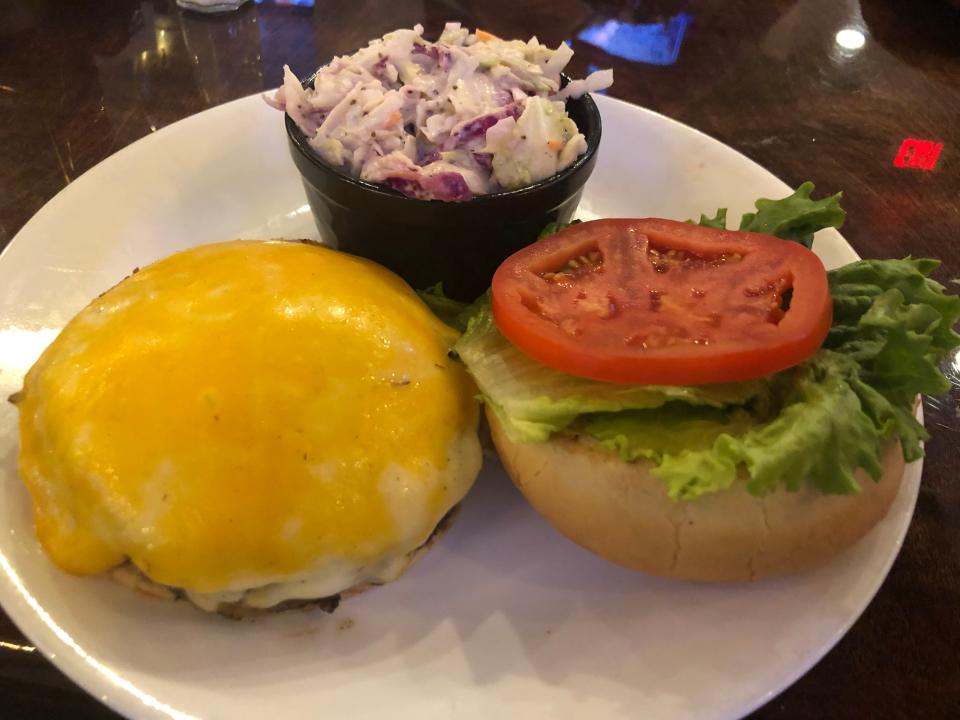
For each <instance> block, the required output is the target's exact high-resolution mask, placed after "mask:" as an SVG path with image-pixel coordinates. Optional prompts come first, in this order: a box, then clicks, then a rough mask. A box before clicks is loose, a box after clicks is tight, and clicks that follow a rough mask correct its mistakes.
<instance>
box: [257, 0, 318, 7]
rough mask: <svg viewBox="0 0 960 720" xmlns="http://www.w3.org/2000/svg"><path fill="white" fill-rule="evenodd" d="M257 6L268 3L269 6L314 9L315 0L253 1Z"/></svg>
mask: <svg viewBox="0 0 960 720" xmlns="http://www.w3.org/2000/svg"><path fill="white" fill-rule="evenodd" d="M253 1H254V2H255V3H256V4H257V5H263V3H264V2H265V1H266V3H267V4H269V5H292V6H294V7H313V3H314V2H315V0H253Z"/></svg>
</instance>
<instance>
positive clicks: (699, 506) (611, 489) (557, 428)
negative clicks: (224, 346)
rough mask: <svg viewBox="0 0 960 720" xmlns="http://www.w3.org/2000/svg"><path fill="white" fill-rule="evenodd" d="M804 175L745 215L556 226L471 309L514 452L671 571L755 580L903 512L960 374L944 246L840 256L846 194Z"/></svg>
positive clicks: (614, 548) (468, 360) (564, 510)
mask: <svg viewBox="0 0 960 720" xmlns="http://www.w3.org/2000/svg"><path fill="white" fill-rule="evenodd" d="M812 190H813V186H812V185H811V184H809V183H807V184H805V185H803V186H801V188H800V189H799V190H797V192H796V193H794V194H793V195H791V196H790V197H788V198H784V199H782V200H779V201H773V200H760V201H758V202H757V212H756V213H750V214H748V215H745V216H744V218H743V220H742V221H741V224H740V229H739V230H736V231H731V230H727V229H726V228H725V225H726V217H725V216H726V213H725V211H720V212H718V213H717V215H716V216H715V217H713V218H707V217H706V216H702V217H701V219H700V221H699V223H679V222H674V221H667V220H659V219H641V220H601V221H594V222H587V223H582V224H577V225H573V226H570V227H566V228H549V229H548V230H547V231H546V233H545V236H542V238H541V239H540V240H539V241H538V242H537V243H535V244H534V245H531V246H530V247H528V248H525V249H524V250H521V251H520V252H518V253H516V254H515V255H513V256H511V257H510V258H509V259H508V260H507V261H505V262H504V263H503V265H501V266H500V268H499V269H498V270H497V273H496V275H495V276H494V278H493V283H492V288H491V291H490V293H488V295H487V296H485V297H484V298H482V299H481V300H479V301H478V302H477V303H475V304H474V305H473V306H472V307H470V308H469V309H467V310H465V311H464V312H463V313H462V315H461V317H460V319H459V320H460V322H461V323H462V326H463V328H464V329H465V333H464V335H463V336H462V338H461V339H460V340H459V341H458V343H457V345H456V351H457V353H458V355H459V357H460V358H461V360H462V361H463V362H464V364H465V365H466V367H467V368H468V370H469V371H470V372H471V374H472V375H473V377H474V379H475V380H476V382H477V385H478V387H479V389H480V392H481V396H482V398H483V400H484V403H485V412H486V416H487V418H488V420H489V423H490V428H491V434H492V437H493V441H494V443H495V445H496V447H497V450H498V453H499V455H500V458H501V460H502V462H503V465H504V467H505V469H506V471H507V473H508V474H509V475H510V477H511V478H512V480H513V482H514V483H515V484H516V486H517V487H518V488H519V489H520V491H521V492H522V493H523V494H524V495H525V496H526V498H527V499H528V500H529V501H530V503H531V504H532V505H533V507H534V508H535V509H536V510H537V511H538V512H540V513H541V514H542V515H543V516H544V517H545V518H546V519H547V520H548V521H550V522H551V523H552V524H553V525H554V526H555V527H556V528H557V529H558V530H560V532H562V533H563V534H565V535H566V536H567V537H569V538H570V539H572V540H573V541H574V542H576V543H578V544H580V545H582V546H584V547H586V548H587V549H589V550H591V551H593V552H595V553H596V554H598V555H600V556H602V557H604V558H606V559H608V560H611V561H613V562H615V563H618V564H621V565H624V566H627V567H630V568H633V569H636V570H639V571H642V572H646V573H650V574H654V575H660V576H665V577H672V578H679V579H686V580H696V581H710V582H732V581H749V580H756V579H760V578H764V577H769V576H776V575H784V574H789V573H793V572H798V571H801V570H805V569H807V568H812V567H815V566H818V565H821V564H823V563H825V562H827V561H829V560H830V559H831V558H833V557H834V556H836V555H837V554H838V553H840V552H841V551H842V550H844V549H845V548H847V547H849V546H850V545H852V544H853V543H855V542H856V541H857V540H858V539H859V538H861V537H862V536H863V535H865V534H866V533H867V532H868V531H869V530H870V529H871V528H872V527H873V526H874V525H875V524H876V523H877V522H879V520H880V519H881V518H883V517H884V515H885V514H886V513H887V511H888V509H889V507H890V505H891V503H892V501H893V499H894V497H895V496H896V494H897V491H898V489H899V486H900V482H901V478H902V476H903V470H904V464H905V462H910V461H912V460H916V459H917V458H919V457H920V456H921V455H922V441H923V440H924V439H925V438H926V433H925V431H924V429H923V427H922V425H921V424H920V423H919V422H918V421H917V420H916V418H915V416H914V411H915V406H916V405H915V404H916V401H917V396H918V394H920V393H928V394H940V393H943V392H945V391H946V390H948V389H949V383H948V382H947V380H946V379H945V378H944V377H943V375H941V374H940V372H939V370H938V363H939V362H940V361H941V360H942V359H943V358H945V357H946V356H947V355H948V354H949V353H951V352H952V351H953V350H954V349H955V348H956V347H957V345H958V341H960V337H958V335H957V334H956V333H955V332H954V331H953V325H954V324H955V323H956V322H957V319H958V317H960V299H958V298H956V297H951V296H947V295H946V294H945V293H944V288H943V287H942V286H941V285H940V284H938V283H937V282H935V281H934V280H932V279H931V278H930V277H929V275H930V273H931V272H932V271H933V270H934V269H935V268H936V267H937V265H938V263H937V262H935V261H932V260H916V259H910V258H907V259H903V260H864V261H859V262H855V263H852V264H850V265H847V266H844V267H841V268H837V269H834V270H831V271H829V272H827V271H826V270H825V269H824V267H823V265H822V264H821V263H820V261H819V260H818V259H817V257H816V256H815V255H814V254H813V253H812V252H811V251H810V250H809V249H808V248H809V247H810V245H811V243H812V239H813V234H814V232H815V231H816V230H818V229H820V228H823V227H828V226H833V227H839V225H840V224H841V223H842V221H843V219H844V214H843V211H842V210H841V209H840V207H839V196H834V197H830V198H824V199H821V200H813V199H811V197H810V193H811V191H812Z"/></svg>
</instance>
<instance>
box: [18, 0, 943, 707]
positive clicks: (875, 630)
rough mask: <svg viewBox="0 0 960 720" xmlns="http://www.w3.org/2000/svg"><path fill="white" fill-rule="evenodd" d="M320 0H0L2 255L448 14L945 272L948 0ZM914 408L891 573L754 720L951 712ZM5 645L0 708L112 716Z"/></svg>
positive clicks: (936, 450)
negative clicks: (176, 132) (911, 476)
mask: <svg viewBox="0 0 960 720" xmlns="http://www.w3.org/2000/svg"><path fill="white" fill-rule="evenodd" d="M313 5H314V3H313V2H310V1H309V0H308V1H306V2H305V1H303V0H300V2H299V3H298V2H293V1H291V2H280V1H279V0H276V1H274V2H270V1H268V0H265V1H264V2H259V1H258V2H257V3H250V4H248V5H247V6H245V7H244V8H242V9H241V10H240V11H238V12H236V13H233V14H228V15H219V16H201V15H197V14H193V13H190V12H184V11H181V10H179V9H178V8H177V7H176V4H175V3H174V2H173V0H152V1H151V2H137V1H136V0H99V1H98V2H76V0H62V1H59V2H58V1H57V0H5V2H4V3H3V4H2V5H0V247H3V246H5V245H6V243H7V242H9V241H10V239H11V238H12V237H13V236H14V235H15V234H16V232H17V231H18V230H19V228H20V227H21V226H22V225H23V224H24V223H25V222H26V221H27V220H28V219H29V218H30V216H31V215H33V214H34V213H35V212H37V211H38V210H39V209H40V208H41V207H42V206H43V204H44V203H45V202H47V201H48V200H49V199H50V198H51V197H53V196H54V195H55V194H56V193H57V192H58V191H59V190H60V189H62V188H63V187H64V186H65V185H67V184H68V183H70V182H71V181H73V180H74V179H76V178H77V177H79V176H80V175H81V174H82V173H84V172H85V171H86V170H88V169H90V168H91V167H92V166H94V165H95V164H97V163H98V162H100V161H101V160H103V159H104V158H106V157H107V156H108V155H110V154H111V153H114V152H116V151H117V150H119V149H121V148H123V147H124V146H125V145H128V144H129V143H131V142H133V141H135V140H137V139H138V138H141V137H143V136H145V135H147V134H149V133H151V132H154V131H156V130H158V129H159V128H162V127H164V126H165V125H169V124H171V123H173V122H176V121H177V120H179V119H181V118H183V117H185V116H187V115H190V114H192V113H196V112H199V111H201V110H204V109H206V108H209V107H211V106H213V105H217V104H219V103H222V102H225V101H227V100H231V99H233V98H237V97H241V96H244V95H248V94H250V93H253V92H257V91H260V90H263V89H265V88H269V87H271V86H275V85H277V84H279V81H280V68H281V66H282V65H283V64H284V63H289V64H290V65H291V66H292V68H293V69H294V70H295V71H296V72H298V73H299V74H301V75H303V74H306V73H308V72H309V71H310V70H311V69H313V68H314V67H316V66H317V65H318V64H319V63H320V62H322V61H324V60H326V59H328V58H330V57H331V56H332V55H334V54H342V53H345V52H349V51H351V50H353V49H355V48H357V47H358V46H360V45H362V44H365V43H366V41H367V40H368V39H369V38H371V37H374V36H379V35H381V34H382V33H383V32H386V31H388V30H391V29H394V28H396V27H401V26H403V27H409V26H412V25H413V24H414V23H416V22H423V23H424V25H425V26H426V28H427V31H428V33H433V32H436V31H438V29H439V28H440V27H441V26H442V24H443V22H444V21H446V20H451V19H455V20H460V21H462V22H464V23H466V24H468V25H469V26H471V27H476V26H479V27H482V28H485V29H487V30H489V31H491V32H493V33H495V34H497V35H500V36H504V37H516V36H522V37H528V36H529V35H532V34H536V35H538V37H539V38H540V39H541V40H542V41H545V42H548V43H550V44H555V43H558V42H560V41H561V40H565V39H568V40H572V44H573V47H574V49H575V51H576V56H575V59H574V61H573V64H572V68H571V69H572V70H573V73H574V74H575V75H582V74H583V73H584V72H585V71H586V70H587V68H588V66H590V65H595V66H598V67H613V68H614V70H615V73H616V84H615V85H614V87H613V89H612V90H611V94H612V95H615V96H617V97H621V98H625V99H627V100H630V101H632V102H635V103H638V104H640V105H644V106H646V107H649V108H652V109H654V110H657V111H659V112H661V113H664V114H666V115H669V116H670V117H673V118H676V119H677V120H680V121H682V122H684V123H688V124H689V125H692V126H693V127H696V128H698V129H700V130H702V131H704V132H706V133H708V134H710V135H712V136H714V137H716V138H719V139H720V140H722V141H723V142H726V143H728V144H729V145H731V146H733V147H735V148H737V149H738V150H740V151H741V152H743V153H745V154H746V155H748V156H749V157H751V158H753V159H754V160H756V161H757V162H759V163H761V164H762V165H764V166H765V167H767V168H769V169H770V170H771V171H772V172H774V173H775V174H776V175H778V176H780V177H781V178H783V179H784V180H785V181H786V182H788V183H790V184H791V185H796V184H797V183H799V182H801V181H803V180H806V179H813V180H814V181H816V183H817V184H818V186H819V187H820V189H821V190H823V191H830V192H832V191H834V190H837V189H842V190H843V191H844V195H845V197H844V205H845V207H846V209H847V211H848V213H849V222H848V224H847V225H846V227H845V228H844V234H845V236H846V237H847V238H848V240H849V241H850V242H851V243H852V244H853V246H854V247H855V248H856V250H857V251H858V252H859V253H860V254H861V255H863V256H867V257H891V256H902V255H906V254H908V253H909V254H913V255H916V256H933V257H939V258H941V259H942V260H943V263H944V264H943V267H942V268H941V270H940V272H939V278H940V279H941V280H946V279H950V278H955V277H958V276H960V155H958V148H960V119H958V116H960V39H958V38H960V11H958V10H956V9H955V8H954V7H953V6H952V3H951V2H949V1H948V0H924V1H923V2H913V1H909V0H899V1H898V0H861V1H860V2H858V1H857V0H727V1H726V2H724V1H721V0H650V1H648V2H640V0H634V1H633V2H601V1H596V2H584V1H583V0H542V1H532V0H531V1H528V2H517V1H516V0H512V1H505V0H484V1H482V2H472V1H457V2H453V1H452V0H451V1H449V2H434V1H432V0H420V1H417V2H396V1H389V0H321V1H320V2H317V3H316V6H315V7H313ZM637 26H639V28H638V27H637ZM591 28H592V29H593V30H592V31H591V30H590V29H591ZM598 29H600V30H603V32H598ZM585 31H586V32H585ZM601 46H605V47H606V50H604V49H603V47H601ZM925 412H926V417H927V427H928V428H930V430H931V432H932V435H933V437H932V439H931V441H930V442H929V444H928V446H927V452H928V455H927V460H926V466H925V471H924V481H923V485H922V487H921V490H920V497H919V502H918V505H917V511H916V516H915V517H914V520H913V524H912V526H911V528H910V531H909V533H908V535H907V538H906V542H905V544H904V547H903V550H902V552H901V553H900V556H899V558H898V559H897V561H896V564H895V565H894V567H893V571H892V572H891V574H890V576H889V578H888V579H887V581H886V583H885V584H884V586H883V588H882V589H881V590H880V593H879V594H878V595H877V597H876V599H875V600H874V601H873V602H872V604H871V605H870V607H869V608H868V609H867V611H866V613H865V614H864V615H863V617H862V618H861V619H860V620H859V621H858V622H857V623H856V625H855V626H854V627H853V629H852V630H851V631H850V633H849V634H848V635H847V636H846V637H845V638H844V639H843V640H841V641H840V643H839V644H838V645H837V647H836V649H834V650H833V651H832V652H831V653H830V654H829V655H828V656H827V657H826V658H825V659H824V660H823V661H822V662H820V664H819V665H817V666H816V667H815V668H814V669H813V670H812V671H810V672H809V673H808V674H807V675H806V676H805V677H803V678H802V679H801V680H800V681H799V682H797V683H796V684H795V685H794V686H793V687H792V688H790V689H789V690H787V691H786V692H785V693H784V694H783V695H781V696H780V697H778V698H776V699H774V700H773V701H772V702H771V703H770V704H768V705H767V706H766V707H764V708H763V709H761V710H759V711H758V712H757V713H756V716H755V717H757V718H826V717H829V718H847V717H851V718H852V717H857V718H860V717H864V718H892V717H896V718H899V717H903V718H920V717H925V718H940V717H942V718H946V717H960V667H958V660H960V651H958V648H960V622H958V619H957V618H958V613H960V482H958V481H957V475H958V471H960V463H958V462H957V452H956V449H957V444H958V438H960V435H958V430H960V423H958V421H957V408H956V404H955V397H954V398H948V399H944V400H937V401H927V402H926V403H925ZM784 622H790V618H784ZM0 641H2V642H0V698H2V700H0V716H2V717H4V718H20V717H40V716H43V717H69V718H73V719H74V720H78V719H79V718H106V717H112V716H113V713H111V711H109V710H107V709H106V708H104V707H103V706H101V705H99V704H98V703H97V701H96V700H94V699H92V698H90V697H88V696H87V695H86V694H85V693H84V692H83V691H81V690H80V689H78V688H77V687H76V686H75V685H73V683H71V682H70V681H69V680H67V679H66V678H65V677H64V676H63V675H62V674H61V673H60V672H59V671H58V670H56V669H55V668H54V667H53V666H52V665H51V664H50V663H49V662H48V661H47V660H46V659H44V658H43V657H42V656H41V654H40V653H39V652H34V651H32V646H31V644H30V641H29V640H28V639H27V638H26V637H24V636H23V635H22V634H21V633H20V632H19V631H18V630H17V628H16V627H15V626H14V625H13V624H12V623H11V622H10V621H9V620H8V619H7V618H6V616H5V615H3V614H2V613H0Z"/></svg>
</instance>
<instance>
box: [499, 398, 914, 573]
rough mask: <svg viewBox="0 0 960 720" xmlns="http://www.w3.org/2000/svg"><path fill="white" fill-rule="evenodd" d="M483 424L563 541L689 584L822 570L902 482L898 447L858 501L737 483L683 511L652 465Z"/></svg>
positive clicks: (684, 505) (865, 481)
mask: <svg viewBox="0 0 960 720" xmlns="http://www.w3.org/2000/svg"><path fill="white" fill-rule="evenodd" d="M487 419H488V421H489V423H490V430H491V434H492V436H493V441H494V444H495V445H496V447H497V451H498V452H499V454H500V459H501V461H502V462H503V465H504V467H505V468H506V471H507V474H508V475H509V476H510V478H511V479H512V480H513V482H514V484H515V485H516V486H517V488H519V489H520V492H522V493H523V494H524V496H525V497H526V498H527V500H529V501H530V504H531V505H533V507H534V508H535V509H536V510H537V512H539V513H540V514H541V515H543V516H544V517H545V518H546V519H547V520H549V521H550V523H551V524H552V525H553V526H554V527H556V528H557V529H558V530H559V531H560V532H562V533H563V534H564V535H566V536H567V537H568V538H570V539H571V540H573V541H574V542H575V543H577V544H578V545H582V546H583V547H585V548H587V549H588V550H590V551H592V552H594V553H596V554H597V555H600V556H601V557H603V558H606V559H607V560H610V561H612V562H615V563H617V564H619V565H624V566H626V567H628V568H632V569H634V570H639V571H641V572H645V573H649V574H651V575H660V576H662V577H669V578H677V579H683V580H698V581H705V582H740V581H750V580H758V579H761V578H765V577H771V576H775V575H787V574H790V573H795V572H799V571H801V570H806V569H809V568H813V567H816V566H818V565H822V564H824V563H826V562H827V561H829V560H830V559H832V558H833V557H835V556H836V555H838V554H839V553H840V552H842V551H843V550H845V549H846V548H848V547H850V546H851V545H853V544H854V543H855V542H857V540H859V539H860V538H861V537H863V536H864V535H866V533H867V532H868V531H869V530H870V529H871V528H872V527H873V526H874V525H876V524H877V523H878V522H879V521H880V520H881V519H882V518H883V517H884V516H885V515H886V514H887V511H888V510H889V509H890V505H891V504H892V503H893V499H894V498H895V497H896V495H897V491H898V490H899V488H900V482H901V480H902V478H903V470H904V462H903V454H902V452H901V450H900V443H899V442H898V441H896V440H894V441H891V442H890V443H888V444H887V446H886V447H885V448H884V450H883V453H882V458H881V464H882V468H883V472H882V475H881V478H880V480H879V481H878V482H875V481H874V480H873V479H872V478H871V477H869V476H868V475H867V474H866V473H865V472H864V471H863V470H858V471H857V473H856V479H857V482H858V483H859V484H860V487H861V488H862V492H860V493H859V494H858V495H823V494H821V493H818V492H815V491H813V490H809V489H806V488H805V489H803V490H800V491H798V492H787V491H780V492H774V493H772V494H770V495H768V496H766V497H763V498H759V497H755V496H753V495H750V494H749V493H748V492H747V491H746V488H745V485H744V483H737V484H736V485H735V486H733V487H732V488H730V489H728V490H724V491H721V492H717V493H710V494H708V495H704V496H703V497H701V498H699V499H697V500H694V501H690V502H684V501H679V502H678V501H674V500H671V499H670V497H669V496H668V495H667V492H666V487H665V486H664V484H663V483H662V482H661V481H660V480H658V479H657V478H656V477H654V476H653V475H652V474H651V473H650V470H651V468H652V467H653V466H652V464H651V463H649V462H644V461H639V462H636V463H626V462H624V461H622V460H621V459H620V457H619V456H617V455H616V454H614V453H612V452H609V451H607V450H606V449H604V448H602V447H601V446H600V445H599V444H597V443H596V442H595V441H593V440H592V439H590V438H574V437H563V436H557V437H554V438H553V439H551V440H549V441H547V442H540V443H515V442H513V441H511V440H510V439H509V438H508V437H507V436H506V434H505V433H504V431H503V428H502V427H501V425H500V423H499V421H498V420H497V418H496V416H495V415H494V413H492V412H491V411H490V410H489V409H487Z"/></svg>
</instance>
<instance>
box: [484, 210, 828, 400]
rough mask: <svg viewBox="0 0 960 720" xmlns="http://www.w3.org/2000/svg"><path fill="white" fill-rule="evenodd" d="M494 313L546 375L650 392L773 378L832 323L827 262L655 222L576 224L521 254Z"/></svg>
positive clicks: (781, 243)
mask: <svg viewBox="0 0 960 720" xmlns="http://www.w3.org/2000/svg"><path fill="white" fill-rule="evenodd" d="M787 303H789V305H787ZM492 305H493V316H494V320H495V321H496V323H497V327H499V329H500V331H501V332H502V333H503V334H504V336H506V338H507V339H508V340H510V342H512V343H513V344H514V345H516V346H517V347H518V348H520V349H521V350H522V351H524V352H525V353H527V354H528V355H530V356H531V357H533V358H535V359H536V360H539V361H540V362H542V363H543V364H545V365H548V366H550V367H552V368H556V369H557V370H562V371H563V372H566V373H570V374H572V375H579V376H581V377H587V378H593V379H596V380H606V381H609V382H617V383H632V384H645V385H701V384H709V383H719V382H731V381H736V380H747V379H749V378H755V377H760V376H763V375H769V374H770V373H774V372H777V371H778V370H783V369H785V368H788V367H791V366H793V365H796V364H798V363H800V362H802V361H803V360H805V359H806V358H808V357H809V356H811V355H812V354H813V353H815V352H816V351H817V349H818V348H819V347H820V345H821V344H822V343H823V339H824V337H825V336H826V334H827V330H829V328H830V323H831V319H832V305H831V301H830V290H829V288H828V286H827V276H826V271H825V270H824V267H823V263H821V262H820V259H819V258H818V257H817V256H816V255H814V254H813V253H812V252H810V251H809V250H807V249H806V248H805V247H803V246H802V245H800V244H798V243H795V242H789V241H786V240H780V239H779V238H775V237H772V236H769V235H761V234H759V233H748V232H734V231H728V230H716V229H713V228H705V227H700V226H698V225H691V224H689V223H682V222H675V221H672V220H657V219H642V220H596V221H593V222H585V223H580V224H577V225H572V226H570V227H568V228H567V229H565V230H563V231H561V232H559V233H557V234H556V235H551V236H550V237H547V238H544V239H543V240H540V241H538V242H536V243H534V244H533V245H530V246H529V247H526V248H524V249H523V250H520V251H519V252H517V253H515V254H514V255H511V256H510V257H509V258H507V260H506V261H505V262H504V263H503V264H502V265H501V266H500V267H499V268H498V269H497V272H496V273H495V274H494V276H493V292H492ZM785 307H786V309H784V308H785Z"/></svg>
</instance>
